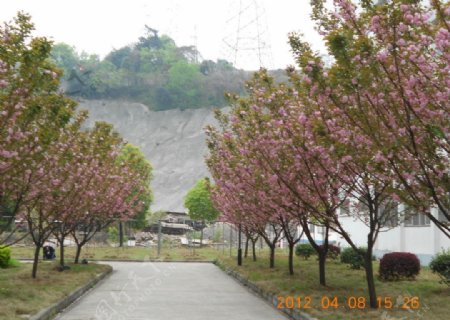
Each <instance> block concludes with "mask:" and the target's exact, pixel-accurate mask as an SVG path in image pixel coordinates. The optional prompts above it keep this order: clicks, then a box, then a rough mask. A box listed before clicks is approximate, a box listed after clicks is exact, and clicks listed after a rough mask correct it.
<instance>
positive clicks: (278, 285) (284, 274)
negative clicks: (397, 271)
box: [220, 253, 450, 320]
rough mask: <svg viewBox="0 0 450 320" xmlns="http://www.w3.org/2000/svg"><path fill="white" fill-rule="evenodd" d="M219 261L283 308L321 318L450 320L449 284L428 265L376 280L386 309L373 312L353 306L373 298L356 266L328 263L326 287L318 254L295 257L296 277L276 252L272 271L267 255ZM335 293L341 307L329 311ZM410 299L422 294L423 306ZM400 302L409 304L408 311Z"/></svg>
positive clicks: (419, 299)
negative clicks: (399, 277)
mask: <svg viewBox="0 0 450 320" xmlns="http://www.w3.org/2000/svg"><path fill="white" fill-rule="evenodd" d="M220 262H221V264H222V265H223V266H225V267H226V268H229V269H233V270H234V271H236V272H238V273H240V274H241V275H243V276H244V277H245V278H247V279H249V280H250V281H251V282H253V283H254V284H256V285H257V286H259V287H260V288H262V289H263V290H264V291H265V292H268V293H271V294H274V295H276V296H278V297H280V298H279V299H278V302H280V303H281V305H283V306H284V307H286V306H289V307H291V306H292V307H293V308H298V307H299V302H300V306H301V308H300V309H301V311H304V312H306V313H308V314H310V315H312V316H314V317H316V318H318V319H327V320H336V319H352V320H353V319H379V320H380V319H383V320H388V319H389V320H394V319H436V320H439V319H449V317H448V315H449V309H448V307H449V303H450V288H449V287H447V286H445V285H443V284H440V283H439V278H438V277H437V276H435V275H434V274H432V273H431V272H430V271H429V270H428V269H427V268H423V269H422V270H421V272H420V275H419V277H418V278H417V279H416V280H413V281H411V280H409V281H408V280H405V281H397V282H382V281H379V280H378V279H377V280H376V288H377V295H378V296H379V297H380V298H381V299H382V307H381V308H380V309H377V310H373V309H370V308H367V307H366V308H361V309H360V308H358V306H356V308H354V309H351V308H350V307H349V305H350V306H353V304H354V302H356V304H357V301H358V300H357V299H358V298H360V297H363V298H360V300H361V301H362V300H363V299H365V301H368V296H367V293H366V292H367V290H366V282H365V275H364V271H363V270H351V269H349V268H348V267H347V266H346V265H343V264H341V263H339V262H337V261H329V262H327V267H326V268H327V274H326V275H327V284H328V285H327V287H321V286H320V285H319V283H318V279H319V274H318V263H317V261H316V259H315V257H311V258H310V259H309V260H307V261H304V260H300V259H298V258H297V259H295V275H293V276H290V275H289V274H288V266H287V256H286V255H285V254H282V253H280V254H278V255H277V259H276V267H275V268H274V269H272V270H271V269H269V268H268V259H266V257H260V258H259V260H258V261H257V262H253V261H251V260H250V259H245V260H244V263H243V266H242V267H239V268H238V267H237V266H236V260H235V259H232V258H229V257H222V258H221V259H220ZM374 269H375V270H376V272H377V270H378V263H375V268H374ZM281 297H282V298H281ZM288 297H292V298H288ZM324 297H325V298H324ZM335 297H336V298H337V299H336V300H335V301H337V302H338V305H339V306H338V307H337V308H334V307H332V306H329V307H328V308H327V309H326V308H325V306H326V305H327V302H328V301H332V300H333V299H334V298H335ZM410 297H418V299H416V301H417V300H418V301H419V303H420V305H419V307H418V308H417V309H415V308H414V309H413V308H412V300H411V298H410ZM283 299H284V301H283ZM286 299H289V301H288V300H286ZM322 299H324V300H323V302H324V305H322ZM307 300H310V304H309V306H310V307H311V308H309V309H304V307H305V302H307ZM387 300H391V301H392V304H393V307H392V308H387V307H388V305H386V304H385V302H386V301H387ZM366 304H368V303H366ZM360 306H362V305H360ZM401 306H404V307H410V308H409V309H403V308H401ZM414 306H415V305H414Z"/></svg>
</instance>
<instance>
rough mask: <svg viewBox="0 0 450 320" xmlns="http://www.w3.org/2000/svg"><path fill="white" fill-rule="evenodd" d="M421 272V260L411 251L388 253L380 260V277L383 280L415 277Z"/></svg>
mask: <svg viewBox="0 0 450 320" xmlns="http://www.w3.org/2000/svg"><path fill="white" fill-rule="evenodd" d="M419 272H420V261H419V259H418V258H417V256H416V255H415V254H413V253H409V252H391V253H386V254H385V255H384V256H383V258H381V260H380V278H381V279H382V280H390V281H392V280H399V279H400V278H412V279H414V278H415V276H417V275H418V274H419Z"/></svg>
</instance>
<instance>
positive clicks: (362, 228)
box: [338, 209, 450, 265]
mask: <svg viewBox="0 0 450 320" xmlns="http://www.w3.org/2000/svg"><path fill="white" fill-rule="evenodd" d="M432 213H433V215H434V216H437V209H433V210H432ZM341 221H342V224H343V226H344V228H345V230H348V232H349V233H350V235H351V238H352V240H353V241H355V242H356V243H357V244H358V246H366V237H367V233H368V227H367V226H366V225H364V223H362V222H361V221H359V220H355V219H354V218H352V217H344V216H343V217H342V218H341ZM382 230H383V229H382ZM338 239H340V240H338V242H340V245H341V246H342V247H347V246H349V245H348V244H347V243H346V242H345V240H344V239H343V238H342V237H340V236H338ZM449 248H450V239H449V238H447V237H446V236H445V235H444V234H443V233H442V232H441V231H440V230H439V229H438V228H437V227H436V226H435V225H434V224H433V223H432V222H431V223H430V225H428V226H416V227H411V226H405V223H404V222H402V223H400V225H399V226H398V227H395V228H392V229H384V230H383V231H382V232H380V233H379V235H378V239H377V241H376V243H375V246H374V254H375V255H376V256H377V257H382V256H383V255H384V254H385V253H388V252H396V251H399V252H411V253H414V254H416V255H417V256H418V257H419V259H420V261H421V264H422V265H428V264H429V262H430V261H431V258H432V257H433V256H434V255H435V254H436V253H438V252H441V251H442V250H443V249H449Z"/></svg>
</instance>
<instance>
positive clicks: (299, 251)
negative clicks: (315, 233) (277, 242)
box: [295, 243, 315, 260]
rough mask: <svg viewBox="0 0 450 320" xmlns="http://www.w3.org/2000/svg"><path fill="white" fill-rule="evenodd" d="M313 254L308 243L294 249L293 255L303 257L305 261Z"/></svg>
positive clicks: (312, 249) (313, 251) (311, 247)
mask: <svg viewBox="0 0 450 320" xmlns="http://www.w3.org/2000/svg"><path fill="white" fill-rule="evenodd" d="M314 253H315V250H314V248H313V246H312V245H311V244H310V243H302V244H299V245H297V246H296V247H295V255H297V256H299V257H303V258H304V259H305V260H308V258H309V257H310V256H311V255H313V254H314Z"/></svg>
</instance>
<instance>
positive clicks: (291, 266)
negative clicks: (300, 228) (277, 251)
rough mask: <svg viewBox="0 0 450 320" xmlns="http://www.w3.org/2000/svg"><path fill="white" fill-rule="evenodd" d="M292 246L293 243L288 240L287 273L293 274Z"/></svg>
mask: <svg viewBox="0 0 450 320" xmlns="http://www.w3.org/2000/svg"><path fill="white" fill-rule="evenodd" d="M294 246H295V243H293V242H292V243H291V242H289V274H290V275H291V276H292V275H293V274H294Z"/></svg>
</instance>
